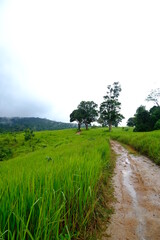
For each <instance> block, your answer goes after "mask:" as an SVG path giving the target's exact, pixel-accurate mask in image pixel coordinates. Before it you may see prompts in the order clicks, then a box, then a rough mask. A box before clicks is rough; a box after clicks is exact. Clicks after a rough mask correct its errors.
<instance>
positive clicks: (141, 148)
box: [110, 128, 160, 165]
mask: <svg viewBox="0 0 160 240" xmlns="http://www.w3.org/2000/svg"><path fill="white" fill-rule="evenodd" d="M128 129H129V128H126V130H128ZM110 136H111V138H112V139H114V140H117V141H120V142H122V143H125V144H128V145H130V146H132V147H134V148H135V150H137V151H138V152H140V153H142V154H144V155H146V156H148V157H149V158H150V159H152V160H153V161H154V162H155V163H156V164H157V165H160V130H157V131H152V132H133V131H132V128H130V129H129V131H125V128H124V129H123V128H113V131H112V133H111V134H110Z"/></svg>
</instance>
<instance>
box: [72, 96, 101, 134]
mask: <svg viewBox="0 0 160 240" xmlns="http://www.w3.org/2000/svg"><path fill="white" fill-rule="evenodd" d="M97 107H98V105H97V104H96V103H94V102H93V101H87V102H86V101H81V102H80V104H79V105H78V107H77V109H75V110H74V111H73V112H72V113H71V114H70V122H74V121H77V122H78V130H80V127H81V124H82V123H84V124H85V126H86V129H88V124H91V123H92V122H94V121H96V117H97V116H98V111H97V110H96V108H97Z"/></svg>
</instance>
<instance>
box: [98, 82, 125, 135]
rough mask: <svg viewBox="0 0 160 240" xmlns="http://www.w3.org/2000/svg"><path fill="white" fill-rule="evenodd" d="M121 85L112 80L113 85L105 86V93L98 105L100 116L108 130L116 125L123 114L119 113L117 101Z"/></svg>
mask: <svg viewBox="0 0 160 240" xmlns="http://www.w3.org/2000/svg"><path fill="white" fill-rule="evenodd" d="M120 92H121V86H120V84H119V82H114V83H113V86H111V85H108V86H107V93H106V95H105V96H104V97H103V98H104V100H105V101H104V102H102V103H101V105H100V118H101V119H103V122H104V123H107V125H108V126H109V131H111V129H112V125H113V126H118V124H119V123H120V122H121V121H122V119H123V118H124V116H123V115H122V114H120V110H121V103H120V102H119V101H118V97H119V94H120Z"/></svg>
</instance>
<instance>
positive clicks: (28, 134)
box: [24, 128, 34, 141]
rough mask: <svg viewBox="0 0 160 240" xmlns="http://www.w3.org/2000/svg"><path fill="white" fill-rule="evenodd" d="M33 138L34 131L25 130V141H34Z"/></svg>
mask: <svg viewBox="0 0 160 240" xmlns="http://www.w3.org/2000/svg"><path fill="white" fill-rule="evenodd" d="M33 137H34V133H33V130H31V129H29V128H28V129H26V130H25V133H24V139H25V141H28V140H31V139H33Z"/></svg>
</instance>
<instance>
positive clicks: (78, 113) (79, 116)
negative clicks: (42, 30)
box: [70, 109, 84, 131]
mask: <svg viewBox="0 0 160 240" xmlns="http://www.w3.org/2000/svg"><path fill="white" fill-rule="evenodd" d="M83 118H84V110H82V109H76V110H74V111H73V112H72V113H71V114H70V122H74V121H76V122H77V123H78V131H80V130H81V124H82V122H83Z"/></svg>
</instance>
